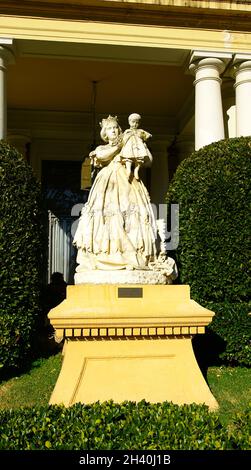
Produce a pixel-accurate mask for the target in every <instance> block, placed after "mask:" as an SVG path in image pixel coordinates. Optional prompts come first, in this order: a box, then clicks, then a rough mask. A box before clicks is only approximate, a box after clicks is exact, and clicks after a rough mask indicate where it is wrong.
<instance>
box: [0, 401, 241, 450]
mask: <svg viewBox="0 0 251 470" xmlns="http://www.w3.org/2000/svg"><path fill="white" fill-rule="evenodd" d="M245 416H246V417H247V416H249V418H250V414H249V415H247V414H245ZM0 422H1V437H0V449H2V450H4V449H8V450H35V449H40V450H43V449H50V450H63V449H65V450H84V449H85V450H99V449H102V450H104V449H106V450H110V449H113V450H116V449H117V450H125V449H130V450H135V449H140V450H149V449H156V450H166V449H169V450H200V449H201V450H206V449H212V450H213V449H214V450H216V449H219V450H221V449H244V448H249V447H248V446H249V438H248V432H247V430H248V426H250V421H249V422H248V421H247V419H245V418H244V415H239V416H238V420H237V421H236V425H235V426H236V428H235V427H233V430H235V429H236V430H237V431H236V432H237V436H236V438H235V437H234V434H233V432H229V431H227V430H226V429H224V428H223V427H222V425H221V423H220V421H219V418H218V416H217V415H216V414H215V413H210V412H209V411H208V408H207V407H206V406H205V405H195V404H192V405H182V406H178V405H174V404H172V403H168V402H164V403H161V404H160V403H157V404H150V403H147V402H145V401H141V402H139V403H137V404H136V403H134V402H124V403H121V404H115V403H113V402H112V401H109V402H105V403H103V404H100V403H99V402H97V403H94V404H92V405H82V404H79V403H78V404H76V405H73V406H72V407H70V408H65V407H63V406H48V407H44V408H33V409H30V408H24V409H20V410H16V411H14V410H5V411H0ZM242 429H244V432H243V435H241V431H242Z"/></svg>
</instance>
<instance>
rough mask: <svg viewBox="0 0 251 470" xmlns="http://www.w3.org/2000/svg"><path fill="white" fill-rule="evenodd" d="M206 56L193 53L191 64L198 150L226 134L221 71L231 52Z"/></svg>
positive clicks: (196, 146)
mask: <svg viewBox="0 0 251 470" xmlns="http://www.w3.org/2000/svg"><path fill="white" fill-rule="evenodd" d="M203 54H204V57H203ZM211 54H212V53H211ZM205 55H206V53H205V52H204V53H199V54H196V53H194V54H193V55H192V59H191V64H190V67H189V69H190V71H191V72H192V73H194V75H195V81H194V85H195V150H198V149H200V148H201V147H204V146H205V145H208V144H210V143H212V142H216V141H218V140H221V139H224V137H225V132H224V120H223V110H222V98H221V78H220V74H221V73H222V72H223V71H224V69H225V66H226V60H229V59H230V58H231V55H229V54H223V57H221V55H220V54H219V53H218V54H217V53H215V54H214V55H215V56H216V57H215V56H213V55H212V56H210V53H208V55H209V57H205ZM217 55H218V56H217Z"/></svg>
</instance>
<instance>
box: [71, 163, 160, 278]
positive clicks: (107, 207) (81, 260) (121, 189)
mask: <svg viewBox="0 0 251 470" xmlns="http://www.w3.org/2000/svg"><path fill="white" fill-rule="evenodd" d="M116 160H117V158H115V159H114V160H112V161H111V162H110V163H109V164H108V165H107V166H105V167H104V168H102V170H100V172H99V173H98V175H97V177H96V179H95V181H94V184H93V186H92V188H91V191H90V194H89V198H88V201H87V203H86V204H85V206H84V208H83V210H82V213H81V217H80V219H79V224H78V228H77V231H76V234H75V237H74V244H75V245H76V247H77V249H78V255H77V263H78V264H79V265H80V266H79V267H78V268H77V271H78V270H85V269H123V268H128V269H130V268H140V269H142V268H144V267H146V266H147V265H148V262H149V261H154V259H155V256H156V248H155V241H156V233H157V230H156V223H155V219H154V215H153V210H152V206H151V204H150V198H149V194H148V192H147V189H146V188H145V186H144V184H143V183H142V181H137V180H136V179H135V178H133V179H132V181H129V180H128V176H127V174H126V170H125V167H124V166H123V165H122V163H121V162H120V161H116Z"/></svg>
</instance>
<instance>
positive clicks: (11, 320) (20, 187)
mask: <svg viewBox="0 0 251 470" xmlns="http://www.w3.org/2000/svg"><path fill="white" fill-rule="evenodd" d="M0 191H1V197H0V258H1V263H2V265H1V271H0V295H1V307H0V329H1V335H0V365H1V367H4V368H12V367H14V368H16V367H20V366H23V364H24V361H25V360H26V358H27V357H28V354H29V352H30V350H31V342H32V336H33V333H34V331H35V327H36V320H37V318H38V315H39V313H40V285H41V281H42V268H43V256H42V252H43V241H44V240H43V237H44V228H43V224H42V220H43V214H44V213H43V210H42V199H41V191H40V185H39V183H38V181H37V180H36V178H35V176H34V175H33V171H32V168H31V166H30V165H28V164H27V162H25V160H24V158H23V156H22V155H21V154H19V153H18V152H17V150H16V149H15V148H14V147H12V146H10V145H8V144H7V143H6V142H4V141H0Z"/></svg>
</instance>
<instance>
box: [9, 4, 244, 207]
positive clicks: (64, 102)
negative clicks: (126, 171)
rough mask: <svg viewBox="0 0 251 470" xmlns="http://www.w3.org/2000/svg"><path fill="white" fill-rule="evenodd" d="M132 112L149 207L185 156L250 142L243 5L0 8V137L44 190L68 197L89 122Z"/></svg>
mask: <svg viewBox="0 0 251 470" xmlns="http://www.w3.org/2000/svg"><path fill="white" fill-rule="evenodd" d="M132 112H137V113H140V114H141V116H142V126H143V128H144V129H145V130H147V131H149V132H150V133H151V134H152V135H153V137H152V140H151V143H150V148H151V152H152V154H153V156H154V163H153V166H152V169H151V172H150V173H149V172H147V171H145V172H144V174H142V177H143V178H144V181H145V183H146V184H147V187H148V189H149V191H150V194H151V199H152V202H153V203H154V204H156V205H158V204H160V203H163V202H164V197H165V194H166V191H167V188H168V183H169V181H170V179H171V177H172V175H173V172H174V171H175V169H176V167H177V165H178V163H179V162H180V161H181V160H182V159H183V158H185V157H186V156H187V155H189V154H190V153H191V151H193V150H194V149H199V148H201V147H203V146H204V145H207V144H209V143H211V142H214V141H217V140H220V139H224V138H227V137H235V136H241V135H244V136H245V135H251V1H247V0H245V1H244V0H243V1H231V0H230V1H226V0H218V1H200V0H186V1H181V0H145V1H143V0H128V1H121V0H120V1H119V0H93V1H90V0H89V1H88V0H68V1H67V0H60V2H59V1H58V0H38V1H37V0H25V1H22V2H20V1H19V0H12V1H7V0H2V1H1V4H0V138H5V139H8V140H9V141H10V142H11V143H13V144H14V145H15V146H16V147H17V148H18V149H19V150H20V151H21V152H22V153H23V155H24V157H25V158H26V159H27V160H28V161H29V162H30V164H31V165H32V167H33V168H34V171H35V173H36V174H37V176H38V178H41V180H42V181H43V183H44V184H45V185H47V187H48V188H50V190H53V187H54V189H56V190H57V191H65V190H66V191H67V190H68V191H73V192H74V191H77V190H78V189H80V174H81V164H82V162H83V160H84V159H85V158H86V157H87V156H88V154H89V152H90V150H91V148H92V147H93V146H94V145H96V144H98V143H99V142H100V137H99V121H100V120H101V119H102V117H104V116H107V115H108V114H114V115H117V116H118V117H119V122H120V124H121V127H122V128H123V129H125V128H126V127H127V126H128V122H127V119H128V115H129V114H130V113H132ZM86 161H87V160H86ZM86 171H88V168H87V169H86ZM85 176H86V175H84V177H85ZM69 215H70V214H69Z"/></svg>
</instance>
